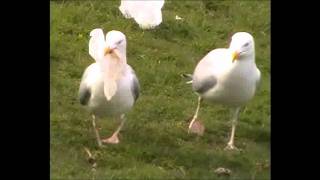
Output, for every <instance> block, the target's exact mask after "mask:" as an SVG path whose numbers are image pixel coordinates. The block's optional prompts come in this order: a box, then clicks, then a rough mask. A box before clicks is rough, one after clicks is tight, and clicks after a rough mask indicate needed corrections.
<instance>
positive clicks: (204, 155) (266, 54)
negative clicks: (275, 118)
mask: <svg viewBox="0 0 320 180" xmlns="http://www.w3.org/2000/svg"><path fill="white" fill-rule="evenodd" d="M119 4H120V1H89V0H88V1H51V2H50V8H51V18H50V24H51V27H50V66H51V68H50V74H51V76H50V83H51V87H50V92H51V93H50V112H51V113H50V119H51V120H50V125H51V127H50V131H51V143H50V144H51V152H50V155H51V156H50V165H51V179H270V168H269V163H270V162H269V159H270V2H269V1H166V3H165V5H164V8H163V23H162V24H161V25H160V26H159V27H157V28H156V29H154V30H149V31H143V30H141V29H139V28H138V26H137V24H135V22H134V21H133V20H127V19H125V18H124V17H123V16H122V15H121V14H120V12H119V10H118V6H119ZM175 15H179V16H180V17H182V18H184V20H183V21H176V20H175ZM94 28H103V29H104V31H105V32H107V31H109V30H112V29H115V30H120V31H122V32H123V33H124V34H126V36H127V44H128V47H127V57H128V63H129V64H130V65H132V67H133V68H134V69H135V71H136V73H137V75H138V77H139V79H140V83H141V96H140V99H139V100H138V101H137V103H136V105H135V107H134V108H133V109H132V111H131V112H130V113H128V114H127V119H128V121H127V122H126V124H125V126H124V129H123V131H122V133H121V137H120V138H121V140H122V142H121V143H120V144H119V145H110V146H107V147H106V148H103V149H99V148H98V147H97V145H96V141H95V135H94V133H93V130H92V127H91V121H90V115H89V113H88V112H86V111H84V108H83V107H81V106H80V105H79V103H78V99H77V93H78V87H79V83H80V79H81V76H82V73H83V71H84V69H85V68H86V67H87V66H88V65H90V64H91V63H93V62H94V61H93V59H92V58H91V57H90V56H89V54H88V41H89V33H90V31H91V30H92V29H94ZM237 31H247V32H250V33H252V34H253V36H254V37H255V41H256V63H257V66H258V67H259V68H260V70H261V72H262V86H261V88H260V90H259V91H258V92H257V95H256V97H255V98H254V99H253V100H252V101H251V102H250V103H249V104H248V106H247V107H246V108H245V110H242V113H241V114H240V121H239V124H238V128H237V132H236V139H235V143H236V145H237V146H238V147H239V148H242V149H243V150H244V151H243V152H241V153H239V152H238V153H237V152H226V151H224V150H223V148H224V147H225V145H226V143H227V141H228V137H229V131H230V126H231V124H230V122H229V118H230V117H229V114H228V113H229V110H228V109H227V108H225V107H222V106H218V105H216V106H211V105H210V106H209V105H208V104H203V106H202V109H201V111H200V118H201V119H202V120H203V122H204V124H205V125H206V132H205V134H204V136H203V137H196V136H194V135H189V134H187V127H188V122H187V121H186V120H187V119H188V118H190V117H191V116H192V115H193V113H194V111H195V108H196V103H197V97H196V95H195V94H194V93H193V92H192V90H191V87H190V86H188V85H186V84H185V81H184V79H182V78H181V77H180V74H181V73H186V72H187V73H189V72H192V71H193V69H194V67H195V65H196V64H197V62H198V61H199V60H200V59H201V58H202V57H203V56H204V55H205V54H206V53H208V52H209V51H210V50H212V49H215V48H218V47H226V46H227V45H228V42H229V41H230V39H229V38H230V37H231V35H232V34H233V33H234V32H237ZM98 125H99V126H101V127H102V130H101V135H102V136H109V135H110V134H111V133H112V131H113V130H114V129H115V127H116V126H117V122H116V121H113V120H103V121H98ZM84 147H88V148H89V149H90V151H91V152H92V153H93V154H94V156H95V158H96V161H97V167H96V170H95V171H93V170H92V169H91V165H90V164H89V163H88V161H87V155H86V153H85V151H84ZM218 167H225V168H228V169H230V170H231V171H232V174H231V175H230V176H229V177H226V176H217V175H216V174H215V173H214V172H213V171H214V169H216V168H218Z"/></svg>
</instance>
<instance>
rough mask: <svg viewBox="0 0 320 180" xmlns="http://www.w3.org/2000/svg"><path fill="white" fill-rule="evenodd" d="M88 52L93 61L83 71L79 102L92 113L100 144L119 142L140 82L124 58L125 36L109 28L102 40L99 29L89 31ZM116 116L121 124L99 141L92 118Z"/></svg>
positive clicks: (137, 95) (136, 97)
mask: <svg viewBox="0 0 320 180" xmlns="http://www.w3.org/2000/svg"><path fill="white" fill-rule="evenodd" d="M90 36H91V39H90V42H89V53H90V55H91V56H92V57H93V58H94V59H95V60H96V62H95V63H93V64H91V65H90V66H89V67H87V69H86V70H85V72H84V74H83V77H82V80H81V83H80V88H79V100H80V103H81V104H82V105H84V106H86V107H87V108H88V109H89V111H90V112H91V113H92V120H93V122H92V123H93V126H94V129H95V133H96V136H97V141H98V144H99V146H101V145H102V142H105V143H114V144H116V143H118V142H119V139H118V133H119V131H120V130H121V128H122V126H123V124H124V121H125V119H124V114H125V113H127V112H128V111H130V109H131V108H132V106H133V105H134V103H135V101H136V100H137V99H138V97H139V81H138V79H137V77H136V74H135V72H134V70H133V69H132V68H131V67H130V66H129V65H128V64H127V61H126V38H125V35H124V34H123V33H121V32H119V31H110V32H108V33H107V35H106V40H104V34H103V31H102V30H101V29H94V30H92V31H91V33H90ZM96 117H99V118H106V117H117V118H119V119H121V124H120V126H119V127H118V129H117V130H116V131H115V132H114V134H113V135H112V136H111V137H110V138H108V139H104V140H102V141H101V139H100V136H99V132H98V130H97V128H96V123H95V119H96Z"/></svg>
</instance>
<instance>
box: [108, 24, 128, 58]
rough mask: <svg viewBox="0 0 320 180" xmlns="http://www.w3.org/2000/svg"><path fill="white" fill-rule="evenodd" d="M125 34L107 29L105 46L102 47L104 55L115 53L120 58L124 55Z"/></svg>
mask: <svg viewBox="0 0 320 180" xmlns="http://www.w3.org/2000/svg"><path fill="white" fill-rule="evenodd" d="M126 46H127V42H126V36H125V35H124V34H123V33H122V32H120V31H115V30H112V31H109V32H108V33H107V35H106V47H105V49H104V55H105V56H106V55H108V54H111V55H113V56H114V55H115V56H116V57H118V58H121V57H123V56H125V55H126Z"/></svg>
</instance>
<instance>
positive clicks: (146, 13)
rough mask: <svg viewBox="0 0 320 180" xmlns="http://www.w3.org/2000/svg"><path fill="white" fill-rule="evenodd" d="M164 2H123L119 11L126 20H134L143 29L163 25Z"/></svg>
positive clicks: (155, 0)
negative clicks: (162, 10)
mask: <svg viewBox="0 0 320 180" xmlns="http://www.w3.org/2000/svg"><path fill="white" fill-rule="evenodd" d="M163 5H164V0H121V3H120V6H119V10H120V11H121V13H122V14H123V15H124V17H125V18H133V19H134V20H135V21H136V23H138V24H139V26H140V27H141V28H142V29H152V28H155V27H156V26H158V25H159V24H161V22H162V12H161V9H162V7H163Z"/></svg>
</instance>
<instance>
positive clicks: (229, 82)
mask: <svg viewBox="0 0 320 180" xmlns="http://www.w3.org/2000/svg"><path fill="white" fill-rule="evenodd" d="M260 76H261V74H260V71H259V69H258V68H257V66H256V64H255V53H254V40H253V37H252V36H251V35H250V34H249V33H245V32H238V33H236V34H234V35H233V36H232V41H231V44H230V46H229V48H227V49H224V48H219V49H215V50H212V51H211V52H209V53H208V54H207V55H206V56H205V57H204V58H203V59H202V60H201V61H200V62H199V63H198V65H197V66H196V68H195V71H194V73H193V75H192V88H193V90H194V91H195V92H196V93H197V94H198V95H199V99H198V107H197V110H196V113H195V115H194V117H193V119H192V121H191V123H190V125H189V130H190V129H192V126H193V123H194V121H195V120H196V118H197V116H198V111H199V109H200V102H201V101H202V100H206V101H208V102H211V103H216V104H223V105H227V106H229V107H231V108H232V109H233V117H232V122H233V125H232V132H231V138H230V141H229V143H228V146H227V148H228V149H235V146H234V133H235V127H236V122H237V119H238V114H239V110H240V107H242V106H244V105H245V104H246V103H247V102H248V101H249V100H251V99H252V98H253V97H254V94H255V91H256V88H257V85H258V84H259V81H260Z"/></svg>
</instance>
